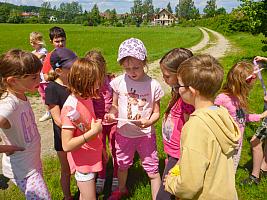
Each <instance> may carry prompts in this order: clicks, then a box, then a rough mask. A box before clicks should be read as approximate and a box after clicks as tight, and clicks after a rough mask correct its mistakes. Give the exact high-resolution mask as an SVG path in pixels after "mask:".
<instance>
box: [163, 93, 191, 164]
mask: <svg viewBox="0 0 267 200" xmlns="http://www.w3.org/2000/svg"><path fill="white" fill-rule="evenodd" d="M193 111H194V107H193V106H191V105H189V104H186V103H184V102H183V101H182V99H181V98H179V99H178V100H177V102H176V103H175V104H174V106H173V107H172V109H171V111H170V113H169V115H168V116H167V118H166V119H163V122H162V137H163V144H164V151H165V152H166V153H167V154H168V155H169V156H171V157H174V158H178V159H179V158H180V138H181V131H182V128H183V126H184V123H185V119H184V114H188V115H189V114H191V113H193Z"/></svg>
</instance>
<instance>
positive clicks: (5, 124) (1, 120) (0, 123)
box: [0, 115, 11, 129]
mask: <svg viewBox="0 0 267 200" xmlns="http://www.w3.org/2000/svg"><path fill="white" fill-rule="evenodd" d="M10 127H11V125H10V123H9V121H8V120H7V119H6V118H5V117H3V116H1V115H0V128H3V129H9V128H10Z"/></svg>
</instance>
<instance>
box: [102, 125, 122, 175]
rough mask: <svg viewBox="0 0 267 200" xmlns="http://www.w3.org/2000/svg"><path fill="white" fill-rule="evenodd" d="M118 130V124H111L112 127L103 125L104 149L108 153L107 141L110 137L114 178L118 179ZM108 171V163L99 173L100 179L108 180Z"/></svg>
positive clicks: (104, 164) (104, 163)
mask: <svg viewBox="0 0 267 200" xmlns="http://www.w3.org/2000/svg"><path fill="white" fill-rule="evenodd" d="M116 129H117V124H110V125H103V131H102V134H103V135H102V142H103V148H104V150H105V151H106V139H107V137H108V143H109V149H110V152H111V155H112V161H113V178H117V177H118V164H117V158H116V149H115V133H116ZM106 169H107V163H106V162H103V170H102V171H101V172H99V173H98V176H99V178H102V179H105V178H106Z"/></svg>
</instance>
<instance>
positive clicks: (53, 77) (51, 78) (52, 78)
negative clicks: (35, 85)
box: [47, 69, 59, 81]
mask: <svg viewBox="0 0 267 200" xmlns="http://www.w3.org/2000/svg"><path fill="white" fill-rule="evenodd" d="M58 77H59V75H58V74H57V73H56V72H55V70H53V69H51V70H50V71H49V72H48V74H47V80H48V81H55V80H56V79H57V78H58Z"/></svg>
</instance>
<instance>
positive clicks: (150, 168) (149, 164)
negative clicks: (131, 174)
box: [115, 133, 159, 174]
mask: <svg viewBox="0 0 267 200" xmlns="http://www.w3.org/2000/svg"><path fill="white" fill-rule="evenodd" d="M115 142H116V143H115V147H116V155H117V161H118V166H119V169H122V170H124V169H128V168H129V167H130V166H132V164H133V159H134V153H135V151H137V152H138V154H139V156H140V159H141V161H142V166H143V168H144V170H145V171H146V172H147V173H148V174H156V173H158V171H159V167H158V166H159V159H158V152H157V144H156V135H155V134H152V135H147V136H142V137H138V138H128V137H124V136H122V135H121V134H119V133H116V138H115Z"/></svg>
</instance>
